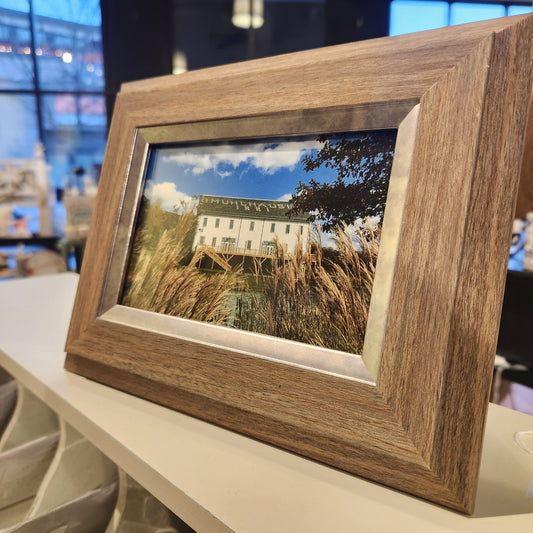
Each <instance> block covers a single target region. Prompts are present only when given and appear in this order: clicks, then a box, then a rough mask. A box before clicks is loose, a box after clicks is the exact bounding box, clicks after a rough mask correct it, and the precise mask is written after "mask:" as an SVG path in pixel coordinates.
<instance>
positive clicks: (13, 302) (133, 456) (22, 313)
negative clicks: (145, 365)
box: [0, 274, 533, 533]
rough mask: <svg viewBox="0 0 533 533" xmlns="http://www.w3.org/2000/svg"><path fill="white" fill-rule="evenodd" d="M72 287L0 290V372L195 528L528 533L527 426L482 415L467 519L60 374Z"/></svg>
mask: <svg viewBox="0 0 533 533" xmlns="http://www.w3.org/2000/svg"><path fill="white" fill-rule="evenodd" d="M77 279H78V278H77V276H76V275H74V274H60V275H56V276H47V277H41V278H30V279H25V280H17V281H8V282H2V283H0V302H1V306H0V307H1V308H0V365H1V366H3V367H4V368H5V369H6V370H7V371H8V372H10V373H11V374H12V375H13V376H14V377H15V378H17V379H18V380H19V381H20V382H22V384H23V385H25V386H26V387H28V388H29V389H30V390H31V391H32V392H33V393H34V394H35V395H36V396H38V397H39V398H40V399H41V400H43V401H44V402H46V403H47V404H48V405H49V406H50V407H51V408H52V409H54V410H55V411H56V412H57V413H58V414H60V415H61V416H62V417H64V418H65V419H66V421H67V422H68V423H70V424H71V425H72V426H74V428H76V429H77V430H78V431H80V432H81V433H82V434H84V435H85V436H86V437H87V438H88V439H89V440H91V441H92V442H93V443H94V444H95V445H96V446H97V447H98V448H99V449H100V450H102V451H103V452H104V453H105V454H106V455H107V456H108V457H109V458H110V459H112V460H113V461H114V462H115V463H117V464H118V465H119V466H120V467H122V468H123V469H124V470H125V471H126V472H127V473H129V474H130V475H131V476H132V477H133V478H135V479H136V480H137V481H138V482H139V483H140V484H141V485H143V486H144V487H145V488H146V489H147V490H148V491H150V492H151V493H152V494H154V496H156V497H157V498H158V499H159V500H160V501H161V502H162V503H164V504H165V505H166V506H167V507H168V508H169V509H171V510H172V511H173V512H174V513H175V514H177V515H178V516H179V517H180V518H182V519H183V520H184V521H186V522H187V523H188V524H189V525H190V526H191V527H192V528H194V529H196V530H197V531H199V532H204V531H206V532H209V531H238V532H254V533H255V532H263V531H264V532H267V531H268V532H276V533H283V532H291V533H294V532H300V531H305V532H306V533H311V532H315V531H316V532H321V533H322V532H329V531H332V532H335V533H341V532H344V531H346V532H348V531H349V532H353V531H364V532H365V533H366V532H369V531H370V532H372V531H376V532H382V531H386V530H391V531H403V530H405V531H409V532H418V531H420V532H424V533H431V532H448V531H454V532H462V531H464V532H483V533H489V532H492V531H494V532H498V533H501V531H502V529H506V530H508V531H513V532H522V531H524V532H526V531H527V532H529V531H531V527H532V524H533V455H532V454H529V453H528V452H526V451H524V450H523V449H521V448H520V447H519V446H518V445H517V444H516V443H515V442H514V434H515V433H516V432H517V431H522V430H533V417H531V416H528V415H524V414H521V413H517V412H514V411H510V410H508V409H505V408H503V407H498V406H494V405H491V406H490V409H489V417H488V423H487V431H486V439H485V445H484V449H483V458H482V467H481V476H480V482H479V489H478V498H477V503H476V511H475V514H474V516H473V517H466V516H463V515H460V514H458V513H455V512H452V511H449V510H447V509H444V508H442V507H439V506H436V505H433V504H430V503H427V502H425V501H423V500H420V499H417V498H413V497H410V496H408V495H405V494H402V493H400V492H397V491H394V490H391V489H388V488H386V487H382V486H380V485H377V484H375V483H371V482H368V481H366V480H364V479H361V478H358V477H356V476H353V475H349V474H345V473H343V472H340V471H337V470H334V469H332V468H329V467H327V466H324V465H321V464H318V463H315V462H313V461H310V460H307V459H305V458H302V457H299V456H296V455H294V454H291V453H287V452H285V451H283V450H279V449H277V448H274V447H272V446H268V445H266V444H263V443H261V442H257V441H254V440H252V439H249V438H247V437H243V436H241V435H238V434H236V433H233V432H231V431H228V430H225V429H222V428H219V427H216V426H214V425H211V424H207V423H205V422H202V421H200V420H196V419H194V418H191V417H189V416H186V415H183V414H181V413H178V412H175V411H172V410H170V409H166V408H164V407H161V406H158V405H156V404H153V403H150V402H147V401H145V400H142V399H140V398H136V397H134V396H131V395H128V394H124V393H121V392H119V391H117V390H114V389H111V388H109V387H106V386H103V385H100V384H98V383H95V382H92V381H89V380H87V379H85V378H82V377H80V376H77V375H74V374H71V373H69V372H67V371H65V370H64V369H63V363H64V352H63V346H64V342H65V337H66V333H67V329H68V324H69V321H70V313H71V308H72V303H73V300H74V295H75V291H76V285H77Z"/></svg>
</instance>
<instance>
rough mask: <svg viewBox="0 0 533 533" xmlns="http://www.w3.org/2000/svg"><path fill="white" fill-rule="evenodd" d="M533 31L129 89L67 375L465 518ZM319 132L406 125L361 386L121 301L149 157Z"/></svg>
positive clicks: (421, 41)
mask: <svg viewBox="0 0 533 533" xmlns="http://www.w3.org/2000/svg"><path fill="white" fill-rule="evenodd" d="M532 32H533V17H531V16H519V17H508V18H505V19H498V20H492V21H487V22H481V23H475V24H470V25H465V26H457V27H450V28H445V29H441V30H433V31H429V32H423V33H420V34H412V35H405V36H399V37H393V38H384V39H378V40H372V41H366V42H360V43H355V44H347V45H340V46H335V47H331V48H325V49H321V50H315V51H308V52H300V53H296V54H290V55H287V56H280V57H274V58H268V59H262V60H257V61H252V62H247V63H242V64H236V65H229V66H224V67H217V68H213V69H208V70H203V71H197V72H190V73H187V74H185V75H180V76H168V77H162V78H157V79H152V80H145V81H139V82H133V83H128V84H125V85H124V86H123V88H122V90H121V92H120V94H119V95H118V98H117V103H116V108H115V112H114V116H113V121H112V124H111V130H110V135H109V141H108V146H107V151H106V156H105V161H104V166H103V169H102V177H101V181H100V185H99V191H98V198H97V205H96V211H95V214H94V217H93V222H92V227H91V232H90V236H89V240H88V243H87V247H86V255H85V258H84V261H83V265H82V272H81V277H80V283H79V288H78V293H77V297H76V301H75V304H74V309H73V315H72V321H71V325H70V330H69V334H68V338H67V344H66V349H67V352H68V354H67V359H66V365H65V366H66V368H67V369H68V370H70V371H73V372H76V373H79V374H81V375H84V376H86V377H89V378H91V379H94V380H97V381H100V382H102V383H106V384H108V385H111V386H113V387H116V388H119V389H121V390H124V391H127V392H130V393H133V394H136V395H138V396H141V397H144V398H146V399H149V400H152V401H155V402H158V403H161V404H163V405H166V406H169V407H172V408H175V409H178V410H180V411H183V412H185V413H188V414H191V415H193V416H196V417H199V418H202V419H204V420H207V421H210V422H213V423H216V424H219V425H222V426H225V427H227V428H230V429H233V430H236V431H238V432H241V433H243V434H245V435H249V436H252V437H254V438H257V439H260V440H263V441H266V442H268V443H271V444H274V445H277V446H280V447H283V448H285V449H287V450H291V451H293V452H296V453H299V454H302V455H305V456H307V457H310V458H312V459H315V460H318V461H321V462H324V463H327V464H329V465H332V466H334V467H337V468H341V469H343V470H346V471H348V472H352V473H355V474H357V475H360V476H363V477H366V478H369V479H371V480H374V481H377V482H379V483H383V484H385V485H388V486H391V487H394V488H398V489H400V490H403V491H406V492H408V493H411V494H414V495H417V496H420V497H422V498H426V499H428V500H431V501H433V502H437V503H439V504H442V505H445V506H448V507H451V508H453V509H457V510H460V511H463V512H467V513H470V512H472V511H473V507H474V503H475V493H476V486H477V476H478V470H479V463H480V452H481V447H482V441H483V430H484V423H485V415H486V409H487V403H488V397H489V389H490V384H491V376H492V368H493V359H494V354H495V347H496V340H497V333H498V323H499V313H500V307H501V301H502V296H503V287H504V280H505V272H506V262H507V258H508V253H509V239H510V232H511V223H512V217H513V208H514V202H515V196H516V190H517V187H518V176H519V171H520V160H521V154H522V148H523V135H524V129H525V125H526V119H527V110H528V104H529V96H530V93H531V64H532V61H531V59H532V58H531V48H532V47H531V44H532ZM317 123H320V126H319V129H320V132H324V131H326V132H328V131H342V130H348V131H349V130H355V131H358V130H360V131H363V130H373V129H381V128H390V127H395V128H398V141H397V144H396V150H395V157H394V161H393V170H392V173H393V175H394V176H396V178H395V180H396V181H395V182H396V183H397V184H398V188H397V189H395V191H393V193H392V196H391V190H389V199H388V200H387V208H386V209H387V210H389V204H390V206H391V207H390V210H391V211H392V212H393V213H394V214H392V215H391V216H390V217H389V218H390V219H391V220H393V219H394V218H396V220H395V223H390V224H389V230H390V232H391V235H390V236H388V237H387V239H389V245H387V247H384V246H383V245H382V246H383V249H384V252H383V254H382V253H381V249H380V256H379V258H378V272H379V270H381V272H382V274H380V275H382V276H383V277H381V278H379V279H378V272H377V273H376V281H375V284H374V290H375V291H377V294H379V295H380V296H379V298H378V299H379V300H380V302H378V303H376V304H375V305H374V296H373V302H372V304H371V305H372V306H374V307H375V308H376V309H378V311H379V312H378V311H376V312H375V313H374V314H375V316H374V318H373V319H372V320H375V322H373V323H369V326H368V331H372V332H373V334H372V335H373V336H374V337H375V342H373V343H372V344H373V347H369V350H370V352H369V353H371V354H374V355H370V356H369V357H367V358H366V359H365V353H364V354H363V359H365V360H364V365H363V367H364V368H365V369H366V378H365V379H360V378H361V377H365V376H360V375H358V374H357V372H355V373H354V374H353V375H351V374H350V373H349V372H345V371H344V370H343V371H339V372H338V371H337V369H335V368H333V369H332V368H318V369H317V368H315V367H314V366H313V364H308V363H307V362H306V361H305V358H304V359H300V355H301V354H298V355H296V356H295V359H292V360H285V359H284V354H283V352H284V351H285V348H284V345H283V342H284V341H279V340H278V339H270V338H267V339H266V340H263V341H261V342H260V343H259V344H263V345H264V346H263V349H264V351H263V352H261V351H260V353H258V354H257V353H250V352H249V351H248V349H247V348H246V347H245V345H241V344H239V342H240V341H239V339H238V338H237V337H235V338H234V337H231V336H230V337H231V338H230V339H229V340H227V341H224V340H223V339H224V337H225V336H224V335H222V337H220V336H219V337H217V336H216V335H215V337H210V332H211V331H212V330H213V327H211V328H210V327H209V325H206V324H197V323H194V322H193V321H186V322H187V323H188V327H187V328H186V329H185V330H184V329H183V324H181V325H180V324H179V323H180V322H182V319H179V318H174V317H168V316H165V315H159V314H155V313H150V312H147V311H141V310H139V309H132V308H128V307H125V306H122V305H119V304H118V303H117V302H119V300H120V290H121V286H122V285H121V284H122V283H123V279H124V272H125V268H126V263H127V260H128V253H129V249H130V247H131V241H132V232H133V227H134V224H135V216H136V212H137V209H138V203H139V197H140V193H139V191H140V190H141V187H142V176H143V175H144V172H145V166H146V160H147V155H148V153H149V151H150V149H151V147H153V146H156V145H157V144H158V143H166V142H169V141H184V140H185V141H187V140H193V139H204V140H205V139H215V140H216V139H220V138H233V137H234V136H235V135H237V137H239V138H255V137H258V136H268V135H272V134H274V133H279V132H283V133H284V134H300V133H302V132H305V131H315V130H316V128H317ZM235 125H237V130H238V132H237V133H236V131H237V130H236V129H235ZM392 181H393V180H392V178H391V183H392ZM385 216H386V217H388V216H389V215H388V214H387V213H386V215H385ZM385 224H387V222H385V223H384V230H383V231H384V232H385V231H386V229H385ZM382 256H383V259H382ZM380 261H383V262H384V264H385V266H381V265H380V264H379V262H380ZM387 272H388V273H389V274H387ZM371 314H372V312H371ZM369 320H370V319H369ZM198 328H199V329H198ZM215 329H216V328H215ZM226 329H229V328H226ZM376 331H377V333H376ZM374 333H375V335H374ZM221 339H222V340H221ZM246 346H248V345H246ZM288 351H290V350H288ZM303 351H304V352H305V351H306V350H305V349H304V350H303ZM309 351H312V349H310V348H309ZM365 351H367V347H366V338H365ZM303 356H304V357H305V353H304V354H303ZM363 373H364V372H363Z"/></svg>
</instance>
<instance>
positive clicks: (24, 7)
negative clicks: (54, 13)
mask: <svg viewBox="0 0 533 533" xmlns="http://www.w3.org/2000/svg"><path fill="white" fill-rule="evenodd" d="M28 11H29V6H28V3H27V2H26V1H24V0H22V1H20V2H6V1H5V0H4V1H2V2H0V89H33V63H32V59H31V55H30V54H31V33H30V17H29V15H28Z"/></svg>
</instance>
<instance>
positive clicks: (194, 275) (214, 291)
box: [122, 210, 240, 324]
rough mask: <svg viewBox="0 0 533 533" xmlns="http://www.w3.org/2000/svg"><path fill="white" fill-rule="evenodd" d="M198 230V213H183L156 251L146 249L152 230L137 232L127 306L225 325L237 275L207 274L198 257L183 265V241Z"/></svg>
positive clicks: (126, 292) (185, 251) (185, 249)
mask: <svg viewBox="0 0 533 533" xmlns="http://www.w3.org/2000/svg"><path fill="white" fill-rule="evenodd" d="M195 227H196V216H195V215H194V212H193V211H192V210H188V211H183V212H182V214H181V215H180V216H179V218H177V223H176V224H175V225H174V227H172V228H169V229H166V230H164V232H163V234H162V236H161V238H160V239H159V242H158V243H157V245H156V246H155V249H153V250H151V249H150V248H149V247H148V246H146V240H148V239H150V238H151V237H152V236H151V235H150V234H149V229H148V228H144V229H143V230H141V231H140V232H139V234H138V235H137V236H136V239H135V244H134V253H133V257H132V260H131V261H130V267H129V272H128V280H127V283H126V287H125V290H124V292H123V295H122V304H123V305H128V306H130V307H135V308H138V309H145V310H147V311H154V312H156V313H164V314H167V315H173V316H179V317H182V318H189V319H192V320H202V321H205V322H211V323H215V324H223V323H225V322H226V320H227V319H228V317H229V316H230V314H231V312H232V308H231V307H229V306H228V303H227V298H228V293H229V291H230V290H232V289H235V288H237V287H238V286H239V283H240V280H239V276H238V274H237V273H232V272H230V273H224V274H220V275H208V274H204V273H202V272H200V271H199V270H198V269H197V268H196V267H195V266H194V264H195V259H196V258H193V261H191V262H190V264H184V261H185V259H186V257H187V255H189V254H190V250H189V247H188V246H187V245H186V244H185V242H186V241H187V239H188V237H189V235H190V232H191V231H194V228H195Z"/></svg>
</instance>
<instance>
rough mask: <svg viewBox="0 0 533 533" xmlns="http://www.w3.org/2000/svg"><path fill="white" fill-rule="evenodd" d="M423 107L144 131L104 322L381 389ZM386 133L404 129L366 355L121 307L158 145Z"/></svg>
mask: <svg viewBox="0 0 533 533" xmlns="http://www.w3.org/2000/svg"><path fill="white" fill-rule="evenodd" d="M419 108H420V105H419V104H418V101H413V100H410V101H401V102H392V103H387V104H369V105H359V106H353V107H348V108H333V109H320V110H304V111H299V112H292V113H289V112H287V113H282V114H281V113H280V114H276V115H268V116H258V117H245V118H233V119H220V120H213V121H205V122H196V123H183V124H174V125H169V126H149V127H143V128H138V129H137V130H136V132H135V135H134V138H133V141H132V145H131V150H130V158H129V163H128V169H127V172H126V176H125V179H124V185H123V189H122V196H121V201H120V206H119V212H118V214H117V218H116V221H115V232H114V238H113V241H112V246H111V250H110V254H109V258H108V266H107V270H106V279H105V283H104V288H103V291H102V294H101V297H100V305H99V310H98V319H100V320H104V321H107V322H112V323H115V324H121V325H124V326H129V327H135V328H138V329H141V330H145V331H151V332H156V333H158V334H162V335H166V336H170V337H174V338H179V339H183V340H186V341H191V342H195V343H198V344H201V345H203V346H212V347H216V348H222V349H226V350H232V351H235V352H240V353H244V354H246V355H250V356H252V357H260V358H263V359H268V360H274V361H277V362H281V363H285V364H288V365H291V366H297V367H301V368H306V369H310V370H314V371H319V372H323V373H326V374H330V375H335V376H339V377H342V378H345V379H352V380H356V381H359V382H363V383H365V384H367V385H372V386H375V384H376V382H377V378H378V374H379V364H380V359H381V351H382V346H383V339H384V336H385V330H386V321H387V314H388V307H389V300H390V293H391V288H392V282H393V277H394V267H395V263H396V256H397V251H398V241H399V235H400V227H401V221H402V216H403V209H404V205H405V197H406V192H407V184H408V179H409V174H410V169H411V160H412V154H413V151H414V144H415V139H416V130H417V123H418V113H419ZM381 129H397V137H396V144H395V148H394V156H393V163H392V169H391V176H390V181H389V189H388V193H387V202H386V206H385V213H384V217H383V226H382V234H381V242H380V246H379V252H378V258H377V265H376V273H375V278H374V285H373V288H372V297H371V301H370V308H369V315H368V322H367V327H366V333H365V340H364V347H363V354H362V355H355V354H351V353H347V352H340V351H336V350H331V349H327V348H321V347H317V346H312V345H309V344H305V343H300V342H295V341H290V340H285V339H281V338H277V337H270V336H267V335H263V334H258V333H253V332H248V331H243V330H238V329H233V328H229V327H225V326H217V325H213V324H208V323H204V322H199V321H194V320H189V319H184V318H179V317H173V316H168V315H164V314H159V313H154V312H152V311H145V310H141V309H136V308H132V307H127V306H123V305H120V304H119V303H118V301H119V298H120V295H121V291H122V286H123V281H124V278H125V275H126V271H127V266H128V261H129V255H130V254H129V251H130V246H131V243H132V240H133V235H134V232H135V226H136V221H137V213H138V209H139V205H140V200H141V197H142V192H143V190H144V183H145V178H146V172H147V167H148V161H149V155H150V150H151V147H152V146H156V145H158V144H172V143H183V142H209V141H212V142H215V141H234V140H246V139H248V140H249V139H255V138H257V139H259V138H260V139H266V138H268V137H279V136H296V135H313V134H315V135H318V134H325V133H336V132H357V131H371V130H381Z"/></svg>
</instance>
